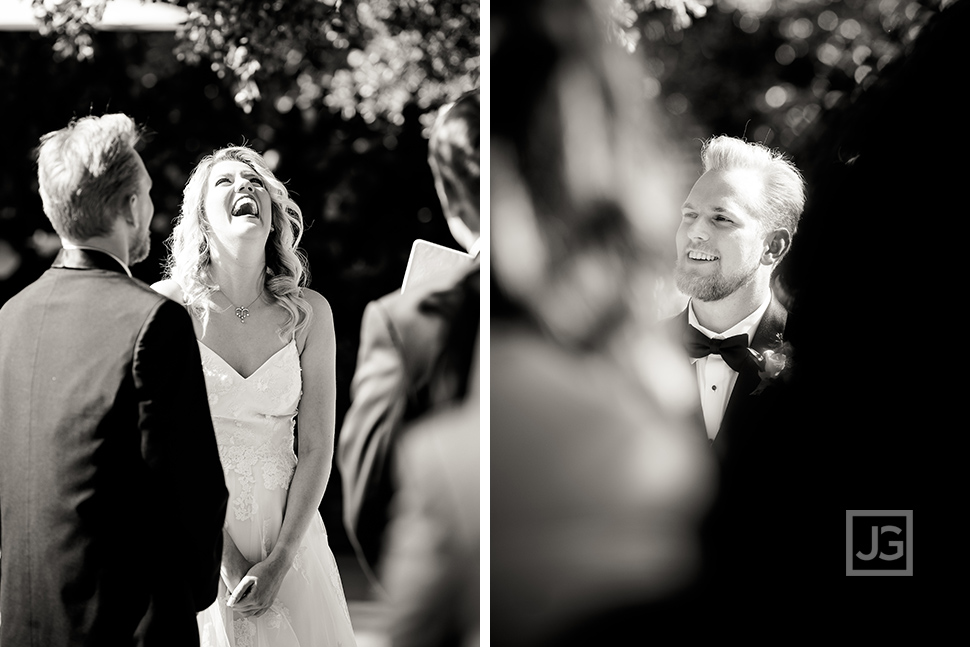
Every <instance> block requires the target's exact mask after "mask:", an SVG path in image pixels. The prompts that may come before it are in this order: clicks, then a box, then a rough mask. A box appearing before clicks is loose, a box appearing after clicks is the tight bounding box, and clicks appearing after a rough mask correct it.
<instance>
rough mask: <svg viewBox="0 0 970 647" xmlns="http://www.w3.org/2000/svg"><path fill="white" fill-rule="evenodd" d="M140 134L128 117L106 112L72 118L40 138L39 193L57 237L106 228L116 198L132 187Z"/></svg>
mask: <svg viewBox="0 0 970 647" xmlns="http://www.w3.org/2000/svg"><path fill="white" fill-rule="evenodd" d="M140 137H141V132H140V130H139V128H138V127H137V126H136V125H135V122H134V120H133V119H132V118H131V117H129V116H127V115H123V114H110V115H103V116H101V117H95V116H90V117H82V118H81V119H76V120H73V121H71V123H70V124H68V125H67V126H66V127H65V128H61V129H60V130H55V131H53V132H49V133H47V134H46V135H44V136H43V137H41V138H40V145H39V146H38V147H37V151H36V154H37V180H38V184H39V188H40V197H41V200H42V201H43V205H44V213H45V214H46V215H47V218H48V219H49V220H50V221H51V224H52V225H53V226H54V231H56V232H57V234H58V235H59V236H61V237H62V238H67V239H68V240H75V241H83V240H87V239H89V238H93V237H95V236H105V235H108V234H110V233H111V231H112V229H113V228H114V224H115V219H116V218H117V215H118V208H119V207H120V205H121V203H120V201H121V200H124V199H127V197H128V196H130V195H132V194H134V193H137V192H138V182H139V179H140V175H139V172H140V168H141V167H140V166H139V164H138V153H136V152H135V145H136V144H137V143H138V140H139V139H140Z"/></svg>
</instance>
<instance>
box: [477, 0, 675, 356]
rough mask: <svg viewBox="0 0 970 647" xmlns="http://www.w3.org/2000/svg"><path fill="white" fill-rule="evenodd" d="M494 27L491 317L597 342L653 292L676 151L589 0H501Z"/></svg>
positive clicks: (631, 64)
mask: <svg viewBox="0 0 970 647" xmlns="http://www.w3.org/2000/svg"><path fill="white" fill-rule="evenodd" d="M502 6H503V7H504V11H503V12H501V13H500V14H498V15H497V17H496V19H495V20H494V24H493V34H494V37H493V38H494V39H495V46H494V49H493V51H492V58H491V61H492V80H493V81H492V87H493V92H492V95H491V133H492V134H491V137H492V144H491V173H492V196H491V210H490V214H491V215H490V217H491V228H490V231H491V236H492V238H491V240H492V245H491V251H492V261H493V265H492V268H493V270H492V271H493V275H494V277H493V278H494V281H493V294H492V312H493V316H497V317H499V318H501V317H503V316H513V317H514V316H521V315H522V314H525V315H526V316H527V317H529V318H531V319H533V320H535V321H536V322H537V323H538V324H539V325H540V326H541V327H542V328H544V329H545V330H546V331H547V333H549V334H550V335H551V336H552V337H554V338H555V339H557V340H558V341H559V342H560V343H562V344H565V345H568V346H575V347H597V346H600V345H602V344H604V343H606V342H608V340H609V338H610V336H611V334H612V333H613V332H614V331H616V330H617V329H618V328H619V327H620V326H621V325H622V324H624V323H625V322H626V321H627V320H628V318H629V316H630V315H631V309H632V307H633V305H634V304H637V303H639V304H642V302H643V301H644V300H645V299H650V294H651V292H652V287H650V288H645V287H644V286H646V285H649V284H650V283H649V282H650V281H652V279H653V278H654V277H655V276H656V272H658V271H659V270H660V268H661V265H662V264H661V259H662V258H663V256H664V250H666V249H667V248H668V247H669V246H670V240H672V238H673V231H672V230H671V229H670V223H671V214H673V213H676V212H677V210H678V201H677V196H676V195H675V193H674V191H675V190H676V189H675V187H676V186H677V184H676V182H675V181H674V179H673V178H672V173H671V166H670V161H669V155H668V154H667V153H668V151H667V146H666V145H665V143H664V140H663V138H662V136H661V133H660V129H659V127H658V123H659V122H658V120H657V119H658V117H657V115H656V114H655V113H654V110H653V108H652V106H651V104H650V102H649V101H648V100H647V98H646V97H645V96H644V94H643V92H642V89H643V86H644V84H643V83H642V82H639V81H640V80H641V79H643V78H644V77H645V72H644V71H643V70H642V69H641V68H640V66H639V65H638V64H637V62H636V61H635V60H634V59H633V58H632V57H631V56H629V54H628V53H627V52H625V51H623V50H621V49H620V48H619V47H614V46H612V45H610V44H608V43H606V41H605V38H604V24H603V22H602V16H601V15H600V14H599V13H598V12H597V10H596V8H595V7H594V6H593V5H592V4H591V3H590V2H589V1H588V0H557V1H552V0H548V1H545V2H528V3H523V4H521V5H519V4H505V3H503V4H502Z"/></svg>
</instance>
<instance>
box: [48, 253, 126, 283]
mask: <svg viewBox="0 0 970 647" xmlns="http://www.w3.org/2000/svg"><path fill="white" fill-rule="evenodd" d="M51 267H57V268H65V269H71V270H106V271H108V272H120V273H122V274H127V275H129V276H130V274H129V272H128V271H127V270H126V268H125V267H124V265H122V264H121V261H119V260H118V259H116V258H115V257H113V256H112V255H111V254H108V253H107V252H102V251H98V250H95V249H90V248H84V249H81V248H77V247H72V248H65V249H62V250H61V251H60V252H59V253H58V254H57V258H55V259H54V264H53V265H51Z"/></svg>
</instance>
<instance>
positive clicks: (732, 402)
mask: <svg viewBox="0 0 970 647" xmlns="http://www.w3.org/2000/svg"><path fill="white" fill-rule="evenodd" d="M787 320H788V311H787V310H786V309H785V307H784V306H783V305H781V303H780V302H779V301H778V300H777V299H776V298H775V297H774V296H772V297H771V303H769V304H768V309H767V310H766V311H765V314H764V316H763V317H762V318H761V321H760V322H759V323H758V326H757V327H756V328H755V332H754V335H752V337H751V346H750V347H751V348H753V349H755V350H757V351H758V352H759V353H763V352H764V351H765V350H769V349H772V350H773V349H775V348H776V347H777V346H778V345H779V344H778V340H779V339H784V334H785V324H786V322H787ZM670 325H671V326H672V327H673V329H674V330H676V331H677V333H678V334H680V333H681V332H682V331H684V330H686V329H687V326H688V325H690V324H689V323H688V316H687V310H686V309H684V310H683V312H681V313H680V314H679V315H677V316H676V317H674V318H673V319H671V320H670ZM760 384H761V378H760V377H759V376H758V367H757V364H756V363H755V362H754V361H749V362H748V364H747V366H746V367H745V370H742V371H740V372H739V373H738V379H737V381H736V382H735V384H734V390H733V391H732V392H731V397H730V398H729V399H728V404H727V408H726V409H725V410H724V417H723V418H722V419H721V426H720V427H719V428H718V432H717V435H716V436H715V437H714V440H713V442H712V443H711V444H712V446H713V447H714V450H715V452H716V453H717V455H718V456H719V457H720V458H721V460H722V461H726V460H730V458H731V457H732V455H737V454H738V453H739V452H743V451H745V450H746V448H748V447H749V446H750V444H751V443H756V442H759V441H763V440H764V438H759V436H760V435H761V434H760V433H758V432H760V431H764V429H763V425H764V423H765V422H767V421H766V420H765V419H766V417H768V416H770V415H771V414H772V413H774V412H775V410H776V405H777V404H778V403H777V399H778V395H779V390H778V389H777V388H775V387H776V386H777V385H776V384H775V383H774V381H773V382H772V384H771V385H770V387H769V388H766V389H764V390H763V391H761V392H760V393H758V394H756V395H752V394H753V392H754V391H756V390H757V389H758V387H759V385H760ZM701 428H702V429H703V423H702V424H701Z"/></svg>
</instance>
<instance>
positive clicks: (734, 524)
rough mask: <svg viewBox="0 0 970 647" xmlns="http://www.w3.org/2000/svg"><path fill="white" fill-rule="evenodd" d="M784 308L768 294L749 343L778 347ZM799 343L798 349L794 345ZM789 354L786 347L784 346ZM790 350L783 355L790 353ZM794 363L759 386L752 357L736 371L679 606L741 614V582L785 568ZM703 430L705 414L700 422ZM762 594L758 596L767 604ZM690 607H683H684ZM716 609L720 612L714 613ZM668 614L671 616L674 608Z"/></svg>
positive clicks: (677, 322) (794, 460) (793, 459)
mask: <svg viewBox="0 0 970 647" xmlns="http://www.w3.org/2000/svg"><path fill="white" fill-rule="evenodd" d="M787 321H788V312H787V311H786V310H785V308H784V306H782V305H781V303H780V302H778V301H777V299H775V298H774V297H772V299H771V303H770V305H769V306H768V309H767V311H766V312H765V314H764V316H763V317H762V319H761V322H760V323H759V324H758V326H757V328H756V329H755V333H754V335H753V336H752V340H751V347H752V348H754V349H755V350H757V351H759V352H764V351H765V350H768V349H772V350H774V349H776V348H777V347H778V346H779V339H784V335H785V328H786V324H787ZM670 323H671V325H672V326H673V328H672V329H673V330H677V331H683V330H684V329H686V327H687V325H688V317H687V311H686V310H685V311H684V312H682V313H681V314H680V315H678V316H677V317H674V318H673V319H672V320H670ZM796 351H797V349H796ZM789 354H790V351H789ZM792 359H793V357H789V360H792ZM794 375H795V373H794V371H793V367H792V366H791V365H789V367H787V368H786V372H785V373H784V374H783V375H782V376H779V377H778V378H776V379H773V380H771V381H770V382H769V383H767V384H766V386H765V388H764V389H763V390H760V391H759V390H758V389H759V386H760V385H761V381H762V378H761V377H760V376H759V375H758V366H757V364H756V362H754V361H751V362H749V364H748V366H747V367H745V369H744V370H742V371H740V372H739V374H738V379H737V381H736V382H735V385H734V390H733V391H732V393H731V397H730V399H729V400H728V405H727V408H726V409H725V413H724V418H723V419H722V422H721V426H720V428H719V430H718V433H717V436H716V437H715V439H714V441H713V442H712V443H711V445H712V449H713V450H714V453H715V454H716V455H717V457H718V464H719V475H718V488H717V495H716V498H715V500H714V502H713V504H712V506H711V508H710V510H709V511H708V514H707V515H706V517H705V519H704V521H703V524H702V526H701V545H702V553H703V568H702V573H701V577H700V579H699V581H698V582H697V583H696V585H695V586H694V587H693V588H692V589H690V591H689V592H688V593H687V594H686V597H687V598H688V599H689V600H690V601H689V602H687V603H686V604H683V605H681V606H680V607H679V610H683V609H688V610H690V609H697V608H698V607H700V608H705V609H706V610H707V611H706V612H705V613H709V614H711V615H710V616H709V617H710V618H711V619H712V621H713V620H714V619H718V620H724V621H725V622H727V621H730V620H731V619H737V618H740V617H742V615H743V614H741V615H739V614H738V613H737V612H738V611H740V610H741V609H739V607H738V606H737V605H738V604H743V603H744V602H743V600H742V599H739V598H738V597H737V596H735V595H734V593H733V592H734V591H735V590H736V588H735V587H737V585H738V583H739V582H742V581H743V582H747V583H748V585H750V586H752V587H756V586H760V587H769V586H770V585H769V584H768V583H769V582H770V581H773V579H774V578H775V577H776V576H779V574H786V573H788V571H786V570H785V568H783V567H781V566H780V565H783V564H787V563H789V561H790V556H788V557H785V550H787V548H788V547H789V545H790V541H791V538H790V535H791V532H793V529H792V526H795V525H797V524H793V523H792V520H796V519H799V517H798V516H797V510H792V508H793V507H797V504H796V503H795V500H796V497H795V496H794V495H795V493H796V492H797V491H798V488H800V487H801V485H800V484H799V483H798V482H796V479H798V478H801V477H799V476H797V475H799V474H802V472H800V471H799V470H798V469H797V466H798V465H799V461H800V460H801V459H800V456H801V454H802V453H803V452H802V450H801V449H800V446H799V443H800V441H801V440H802V439H801V438H800V437H799V430H798V427H797V424H796V423H797V421H796V420H795V418H796V417H797V416H798V415H799V413H798V412H799V411H800V410H801V409H800V408H799V406H798V401H797V400H796V395H797V394H798V385H797V380H794V379H792V378H793V376H794ZM699 428H700V429H701V431H702V433H703V429H704V426H703V421H700V422H699ZM767 590H768V589H767V588H763V589H762V593H763V594H764V595H765V596H768V597H762V598H759V600H760V601H759V604H761V605H763V606H765V608H767V605H769V604H772V603H773V601H772V600H771V599H768V598H769V597H770V594H768V593H765V591H767ZM689 612H690V611H688V613H689ZM718 613H720V614H721V615H720V616H718ZM671 617H676V616H674V615H672V616H671Z"/></svg>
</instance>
